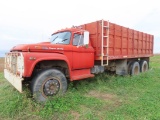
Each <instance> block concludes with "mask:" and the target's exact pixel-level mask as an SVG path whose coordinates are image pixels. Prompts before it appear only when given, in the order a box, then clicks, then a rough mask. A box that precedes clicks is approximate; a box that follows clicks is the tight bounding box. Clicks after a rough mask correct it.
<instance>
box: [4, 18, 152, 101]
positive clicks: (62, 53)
mask: <svg viewBox="0 0 160 120" xmlns="http://www.w3.org/2000/svg"><path fill="white" fill-rule="evenodd" d="M153 40H154V36H153V35H150V34H147V33H143V32H139V31H137V30H133V29H130V28H126V27H123V26H120V25H117V24H114V23H111V22H109V21H104V20H99V21H95V22H92V23H87V24H83V25H80V26H76V27H74V26H73V27H72V28H66V29H62V30H59V31H56V32H55V33H53V34H52V35H51V38H50V42H43V43H37V44H23V45H18V46H15V47H13V48H12V49H11V51H10V52H9V53H6V56H5V69H4V76H5V78H6V79H7V80H8V81H9V82H10V83H11V84H12V85H13V86H14V87H15V88H16V89H17V90H19V91H20V92H22V83H24V82H27V81H28V82H29V84H30V86H31V92H32V94H33V95H34V98H35V99H36V100H37V101H39V102H42V101H46V99H47V98H48V97H52V96H55V95H57V94H61V93H64V92H66V90H67V81H74V80H81V79H84V78H89V77H94V74H98V73H102V72H104V71H106V70H108V71H115V73H116V74H119V75H127V74H130V75H137V74H139V73H140V72H145V71H147V70H148V68H149V57H151V56H153V42H154V41H153Z"/></svg>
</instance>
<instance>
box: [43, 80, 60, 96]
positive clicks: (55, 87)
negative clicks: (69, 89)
mask: <svg viewBox="0 0 160 120" xmlns="http://www.w3.org/2000/svg"><path fill="white" fill-rule="evenodd" d="M59 88H60V84H59V81H58V80H56V79H49V80H48V81H46V83H45V84H44V86H43V91H44V94H45V95H46V96H53V95H56V94H57V93H58V91H59Z"/></svg>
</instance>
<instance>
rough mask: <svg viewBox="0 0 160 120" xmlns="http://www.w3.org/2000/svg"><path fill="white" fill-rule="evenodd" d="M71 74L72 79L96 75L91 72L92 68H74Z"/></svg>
mask: <svg viewBox="0 0 160 120" xmlns="http://www.w3.org/2000/svg"><path fill="white" fill-rule="evenodd" d="M71 74H72V77H71V81H74V80H81V79H85V78H90V77H94V74H91V71H90V69H81V70H74V71H72V72H71Z"/></svg>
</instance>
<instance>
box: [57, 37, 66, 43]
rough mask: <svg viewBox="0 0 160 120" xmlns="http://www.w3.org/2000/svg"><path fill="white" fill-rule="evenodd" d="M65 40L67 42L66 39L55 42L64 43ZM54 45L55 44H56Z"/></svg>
mask: <svg viewBox="0 0 160 120" xmlns="http://www.w3.org/2000/svg"><path fill="white" fill-rule="evenodd" d="M66 40H68V39H67V38H66V39H63V40H61V41H60V42H57V43H63V42H64V41H66ZM57 43H56V44H57Z"/></svg>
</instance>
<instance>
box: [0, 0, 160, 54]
mask: <svg viewBox="0 0 160 120" xmlns="http://www.w3.org/2000/svg"><path fill="white" fill-rule="evenodd" d="M100 19H104V20H109V21H111V22H113V23H117V24H120V25H122V26H125V27H129V28H133V29H136V30H140V31H143V32H146V33H150V34H153V35H154V36H155V44H154V52H155V53H158V52H159V53H160V34H159V33H160V4H159V1H158V0H1V1H0V51H4V50H9V49H10V48H11V47H13V46H15V45H17V44H22V43H37V42H41V41H46V40H48V38H49V36H50V35H51V34H52V33H53V32H54V31H56V30H58V29H61V28H65V27H71V26H72V25H80V24H84V23H88V22H93V21H96V20H100Z"/></svg>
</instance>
